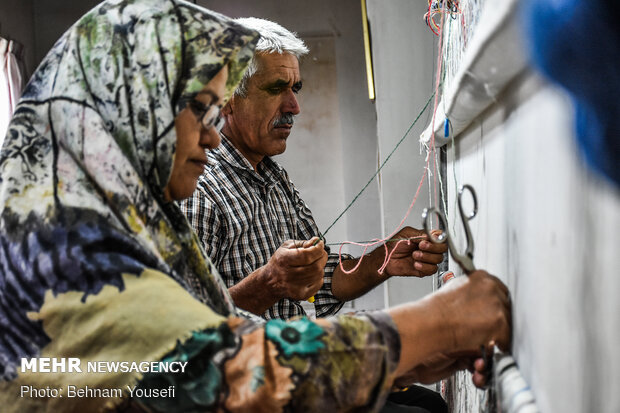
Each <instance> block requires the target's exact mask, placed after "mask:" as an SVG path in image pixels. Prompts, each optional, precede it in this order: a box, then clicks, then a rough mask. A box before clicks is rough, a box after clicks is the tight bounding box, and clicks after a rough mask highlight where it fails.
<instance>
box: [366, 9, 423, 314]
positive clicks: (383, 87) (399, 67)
mask: <svg viewBox="0 0 620 413" xmlns="http://www.w3.org/2000/svg"><path fill="white" fill-rule="evenodd" d="M367 5H368V16H369V20H370V29H371V32H372V44H373V59H374V68H375V74H376V79H375V84H376V89H377V102H376V105H377V117H378V119H377V129H378V139H379V150H380V153H381V159H382V160H383V159H385V158H386V156H387V155H388V154H389V152H390V151H391V150H392V149H393V148H394V147H395V145H396V143H397V142H398V141H399V140H400V139H401V138H402V137H403V135H404V134H405V132H406V131H407V129H408V128H409V126H410V125H411V123H413V121H414V119H415V117H416V116H417V115H418V113H419V112H420V111H421V110H422V108H423V107H424V105H425V104H426V102H427V101H428V99H429V97H430V96H431V94H432V93H433V67H434V57H433V56H434V55H433V53H434V50H435V47H434V43H435V37H434V35H433V34H432V32H431V31H430V30H429V29H428V28H427V27H426V25H425V24H424V22H423V20H422V16H423V15H424V13H425V12H426V9H427V7H428V5H427V4H425V2H419V1H410V0H390V1H389V2H388V1H384V0H368V2H367ZM430 113H431V111H430V110H428V111H427V112H426V114H425V115H424V116H422V117H421V118H420V120H419V121H418V123H417V124H416V125H415V126H414V127H413V128H412V130H411V132H410V134H409V135H408V137H407V138H406V140H405V141H404V142H403V144H402V145H401V146H400V147H399V149H398V150H397V151H396V152H395V153H394V155H393V156H392V158H391V159H390V161H389V163H388V164H387V165H386V166H385V167H384V169H383V170H382V172H381V197H382V204H383V216H382V224H383V227H384V235H386V236H387V235H389V234H390V233H391V232H392V231H393V230H394V229H395V228H396V227H397V226H398V224H399V223H400V222H401V220H402V219H403V217H404V216H405V213H406V212H407V208H408V207H409V205H410V204H411V201H412V200H413V196H414V194H415V192H416V189H417V187H418V184H419V182H420V179H421V178H422V175H423V173H424V166H425V162H424V156H423V155H420V147H419V144H418V137H419V136H420V133H421V132H422V131H423V130H424V128H425V127H426V125H427V124H428V121H429V117H428V115H429V114H430ZM428 202H429V198H428V182H425V183H424V186H423V190H422V191H421V193H420V196H419V197H418V199H417V201H416V205H415V207H414V209H413V211H412V212H411V214H410V216H409V218H408V219H407V221H406V223H405V225H410V226H412V227H414V228H421V218H420V217H421V214H422V210H423V209H424V208H425V207H427V206H428ZM387 284H388V297H389V304H390V305H395V304H399V303H402V302H406V301H411V300H414V299H417V298H419V297H422V296H424V295H426V294H428V293H429V292H431V291H432V285H433V283H432V280H431V279H430V278H425V279H407V278H394V279H390V280H389V281H388V283H387Z"/></svg>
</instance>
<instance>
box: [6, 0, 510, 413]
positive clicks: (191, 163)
mask: <svg viewBox="0 0 620 413" xmlns="http://www.w3.org/2000/svg"><path fill="white" fill-rule="evenodd" d="M255 42H256V34H255V33H254V32H252V31H249V30H247V29H244V28H242V27H240V26H238V25H236V24H234V23H232V22H230V21H229V20H228V19H226V18H224V17H223V16H221V15H217V14H214V13H212V12H208V11H206V10H204V9H202V8H198V7H195V6H193V5H191V4H189V3H186V2H183V1H180V0H108V1H105V2H103V3H101V5H99V6H98V7H97V8H95V9H93V10H92V11H91V12H89V13H88V14H86V15H85V16H84V17H83V18H82V19H80V20H79V21H78V22H77V23H76V24H75V25H74V26H73V27H72V28H71V29H70V30H69V31H68V32H67V33H66V34H65V35H64V36H63V37H62V38H61V39H60V40H59V41H58V42H57V43H56V45H55V46H54V48H53V49H52V51H51V52H50V53H49V54H48V56H47V57H46V58H45V60H44V61H43V63H42V64H41V66H40V67H39V69H38V70H37V71H36V73H35V75H34V77H33V79H32V80H31V82H30V84H29V85H28V87H27V89H26V91H25V94H24V96H23V98H22V101H21V103H20V104H19V106H18V108H17V111H16V114H15V117H14V119H13V121H12V122H11V125H10V129H9V132H8V134H7V137H6V140H5V144H4V147H3V148H2V152H1V155H0V177H1V180H2V182H1V185H0V207H1V212H0V247H1V248H0V268H1V269H0V271H1V276H0V277H1V278H0V327H1V329H2V332H3V334H2V339H1V341H0V377H1V378H2V380H3V381H2V382H0V405H2V406H3V411H4V410H5V409H6V410H7V411H18V410H19V411H28V412H34V411H53V412H60V411H62V412H67V411H79V412H94V411H100V410H102V409H110V410H115V409H116V410H120V411H123V410H136V411H139V410H143V409H152V410H160V411H168V412H174V411H224V410H226V411H231V412H250V411H251V412H278V411H284V410H286V411H319V410H323V411H325V412H327V411H330V412H331V411H340V410H351V409H355V408H359V409H361V411H375V410H377V409H378V408H379V407H380V406H381V405H382V404H383V401H384V399H385V396H386V394H387V392H388V391H389V389H390V388H391V386H392V384H393V382H394V380H395V379H396V378H398V377H407V378H409V379H418V380H420V379H421V380H426V379H428V380H433V379H436V378H437V377H439V376H443V375H445V374H446V373H448V372H451V371H453V370H454V369H455V368H457V367H461V364H460V363H461V362H462V361H463V359H462V358H457V357H452V356H450V355H448V356H446V354H447V353H450V352H453V351H461V352H462V353H460V354H465V355H467V356H471V354H472V353H471V350H472V349H474V352H475V351H477V349H478V348H479V344H480V343H484V342H488V340H490V339H492V338H496V339H498V340H499V341H500V342H501V343H502V344H506V343H507V340H508V337H509V332H507V323H506V321H505V320H503V321H502V317H505V315H506V310H505V309H503V308H502V306H505V305H506V303H505V302H504V300H507V297H506V293H505V291H502V292H498V291H497V290H498V289H500V290H501V289H502V287H501V285H500V284H499V283H498V282H496V281H494V280H493V279H492V278H490V277H489V276H486V275H484V274H478V275H476V276H474V277H473V278H472V279H473V280H474V281H472V282H464V283H462V284H463V285H461V286H460V287H459V288H453V289H452V291H446V292H444V293H443V294H440V295H438V296H435V297H432V298H429V299H427V300H425V301H423V302H420V303H416V304H411V305H408V306H405V307H401V308H397V309H393V310H390V312H389V313H376V314H367V315H360V316H357V317H340V318H338V319H331V320H323V321H321V322H318V321H317V322H316V323H314V322H310V321H308V320H306V319H300V320H296V321H292V322H288V323H285V322H282V321H271V322H269V323H267V324H265V325H262V324H260V323H255V322H253V321H250V320H249V319H246V318H243V317H240V316H239V315H238V313H237V311H236V309H235V307H234V305H233V304H232V302H231V300H230V297H229V295H228V293H227V291H226V288H225V287H224V286H223V284H222V282H221V280H220V278H219V276H218V275H217V274H216V273H215V271H214V269H212V268H211V265H210V263H209V262H208V260H207V259H205V257H204V255H203V253H202V251H201V249H200V248H199V247H198V244H197V241H196V238H195V236H194V234H193V233H192V231H191V230H190V227H189V226H188V224H187V222H186V220H185V218H184V217H183V216H182V214H181V213H180V211H179V209H178V207H177V206H176V204H175V203H174V202H172V200H176V199H182V198H184V197H187V196H189V195H190V194H191V192H192V191H193V190H194V189H195V186H196V179H197V178H198V176H199V174H200V173H201V171H202V167H203V165H204V162H205V161H206V157H205V156H204V150H205V149H208V148H210V147H214V146H216V145H217V144H218V143H219V136H218V133H217V130H216V128H215V125H216V122H217V118H218V117H217V113H218V110H219V107H221V105H222V104H223V103H224V101H225V98H226V97H227V96H228V94H230V93H231V92H232V90H233V89H234V86H235V85H236V83H237V82H238V80H239V79H240V77H241V74H242V72H243V70H244V69H245V66H246V64H247V62H248V60H249V58H250V57H251V54H252V50H253V47H254V44H255ZM468 292H469V294H470V296H471V297H470V298H468V299H470V301H471V302H472V303H474V304H475V305H474V306H473V307H472V308H471V311H470V312H464V313H465V316H467V315H469V316H473V314H476V313H480V312H484V311H489V310H494V311H495V313H496V314H497V315H498V317H496V318H497V319H496V320H495V321H493V322H494V323H499V324H501V325H500V329H499V331H497V329H494V328H495V327H497V324H496V325H495V326H493V325H491V324H492V323H489V322H487V321H486V320H484V322H483V321H481V320H480V317H478V318H477V319H476V320H477V322H478V324H479V325H478V326H477V329H476V330H477V333H476V334H475V335H472V337H463V336H464V334H462V333H459V332H458V331H451V330H450V329H451V327H453V326H454V325H456V324H454V323H457V322H458V321H459V320H458V319H455V321H454V323H448V324H447V325H446V326H445V327H444V328H435V326H437V325H438V323H441V322H443V321H445V320H443V319H442V318H441V317H440V316H439V315H438V314H437V311H434V310H433V309H434V308H435V307H436V306H437V305H438V304H441V303H444V304H445V309H446V311H451V309H452V307H453V306H454V304H452V302H458V300H461V301H462V300H463V298H459V295H463V294H466V295H467V293H468ZM474 296H475V297H474ZM472 297H473V298H472ZM415 317H419V318H420V322H419V323H415V324H412V323H410V320H411V318H415ZM502 323H503V324H502ZM461 330H462V328H461ZM444 343H450V345H448V344H444ZM401 348H402V351H401ZM33 357H50V358H70V357H71V358H79V359H80V361H81V364H80V366H81V367H82V371H81V372H79V373H78V372H73V373H69V372H67V373H63V372H58V373H34V372H30V371H27V370H26V369H24V370H22V369H21V368H20V363H21V359H22V358H27V359H29V358H33ZM160 360H163V361H167V362H170V361H180V362H181V363H184V362H187V361H189V363H188V364H187V365H186V369H184V370H183V372H178V373H155V372H152V373H143V372H141V371H127V372H123V371H118V372H107V373H105V374H104V373H101V372H94V371H89V370H87V369H86V366H87V363H88V362H90V361H105V362H111V361H125V362H143V361H160ZM423 363H425V364H423ZM168 388H173V389H174V393H173V394H167V396H166V397H154V396H153V394H155V393H153V390H157V391H162V390H163V389H168ZM79 389H82V393H78V392H79ZM117 389H121V390H122V394H118V392H117ZM54 390H56V391H57V392H54ZM89 390H90V392H89ZM96 390H99V392H97V391H96ZM138 390H140V391H138ZM149 392H150V393H149ZM76 394H77V395H80V394H81V395H82V396H81V397H71V395H76ZM159 394H161V393H159ZM149 395H150V396H149ZM141 396H142V397H141Z"/></svg>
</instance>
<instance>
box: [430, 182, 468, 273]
mask: <svg viewBox="0 0 620 413" xmlns="http://www.w3.org/2000/svg"><path fill="white" fill-rule="evenodd" d="M465 190H467V191H469V193H470V194H471V196H472V199H473V202H474V208H473V210H472V211H471V212H470V213H469V214H465V211H464V209H463V199H462V198H463V193H464V192H465ZM458 206H459V214H460V216H461V221H462V223H463V228H464V230H465V237H466V241H467V246H466V248H465V252H464V253H463V254H461V253H459V252H458V250H457V248H456V246H455V245H454V243H453V242H452V234H450V231H449V230H448V221H447V219H446V215H445V214H444V213H443V212H441V211H440V210H438V209H437V208H435V207H432V208H425V209H424V211H423V212H422V222H423V225H424V231H426V234H427V235H428V237H429V239H430V240H431V242H433V243H435V244H443V243H445V242H447V243H448V248H449V249H450V254H452V258H453V259H454V261H456V262H457V263H458V264H459V265H460V266H461V268H463V270H464V271H465V272H466V273H467V274H470V273H472V272H474V271H475V270H476V267H475V266H474V238H473V236H472V233H471V228H470V227H469V221H470V220H471V219H472V218H473V217H475V216H476V214H477V213H478V199H477V198H476V191H475V190H474V188H473V187H472V186H471V185H463V186H462V187H461V188H460V189H459V194H458ZM433 215H436V216H437V218H438V219H439V221H440V226H441V227H443V228H444V230H443V233H442V234H441V235H439V236H435V235H434V234H432V233H431V220H432V217H433Z"/></svg>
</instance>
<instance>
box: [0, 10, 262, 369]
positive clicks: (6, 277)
mask: <svg viewBox="0 0 620 413" xmlns="http://www.w3.org/2000/svg"><path fill="white" fill-rule="evenodd" d="M256 40H257V34H256V33H254V32H252V31H249V30H248V29H246V28H243V27H241V26H239V25H237V24H235V23H233V22H232V21H230V20H229V19H227V18H225V17H224V16H221V15H219V14H215V13H212V12H209V11H207V10H205V9H202V8H199V7H196V6H193V5H192V4H190V3H187V2H184V1H179V0H108V1H104V2H103V3H101V4H100V5H99V6H98V7H96V8H95V9H93V10H91V11H90V12H89V13H87V14H86V15H85V16H84V17H82V18H81V19H80V20H79V21H78V22H77V23H76V24H75V25H74V26H73V27H71V28H70V29H69V30H68V31H67V32H66V33H65V34H64V35H63V37H62V38H61V39H60V40H59V41H58V42H57V43H56V44H55V45H54V47H53V49H52V50H51V51H50V53H49V54H48V55H47V57H46V58H45V59H44V61H43V62H42V63H41V65H40V66H39V68H38V69H37V71H36V72H35V74H34V76H33V78H32V80H31V81H30V83H29V85H28V86H27V88H26V90H25V92H24V95H23V97H22V100H21V102H20V104H19V105H18V107H17V109H16V112H15V115H14V118H13V120H12V122H11V124H10V127H9V130H8V133H7V136H6V139H5V141H4V146H3V147H2V152H1V153H0V330H2V337H1V338H0V379H4V380H11V379H13V378H15V376H16V374H17V372H18V370H17V369H18V367H19V362H20V358H22V357H36V356H39V355H40V354H42V353H45V352H49V354H51V355H53V356H66V354H69V353H71V351H75V353H80V351H81V349H82V348H83V347H84V346H87V345H88V340H89V339H84V338H83V337H82V336H81V335H82V334H87V333H86V332H84V331H75V332H73V334H74V338H73V339H70V338H67V337H65V336H66V334H65V335H61V336H60V337H61V338H59V340H60V341H61V342H62V345H58V346H56V345H55V342H54V340H55V339H54V334H55V333H53V332H54V331H56V330H55V328H56V327H55V325H54V324H53V323H52V322H47V321H46V320H51V319H52V318H50V317H47V316H46V314H48V315H49V314H50V313H49V311H52V312H53V313H54V314H56V315H57V316H58V314H60V315H62V317H65V318H67V317H71V316H72V315H74V314H76V313H78V314H80V317H82V318H83V320H84V322H83V323H82V324H81V325H84V326H91V327H92V326H93V323H94V322H95V321H93V320H94V319H95V317H100V321H101V320H104V321H101V322H102V323H105V318H101V317H104V316H105V315H106V314H107V317H108V318H107V320H112V319H115V317H116V316H117V315H118V314H117V313H118V312H119V311H122V309H120V306H121V304H119V303H120V302H116V301H115V299H114V298H107V299H106V301H102V302H100V303H99V304H97V305H95V304H93V303H95V302H96V301H97V300H96V297H97V295H100V294H102V292H103V291H107V293H110V294H112V295H113V293H111V292H109V291H108V290H107V289H106V288H108V289H109V287H110V286H112V287H114V289H115V291H116V292H117V293H118V292H119V291H120V292H123V291H125V290H129V289H130V288H129V285H128V281H127V280H128V278H127V275H128V274H130V275H133V276H134V278H135V279H140V278H143V279H146V278H148V277H146V276H143V274H144V273H145V271H147V273H148V271H150V270H154V271H157V272H158V273H160V274H166V275H168V278H169V279H170V278H171V279H172V280H174V283H173V284H174V285H176V286H177V287H179V286H180V287H182V289H183V290H185V291H190V292H191V294H192V295H193V297H194V298H196V299H198V300H200V301H202V302H203V303H206V304H208V306H209V307H210V308H212V309H214V310H215V311H216V312H217V313H219V314H221V315H224V316H226V315H229V314H231V313H233V312H234V306H233V305H232V302H231V301H230V298H229V296H228V294H227V292H226V289H225V287H224V286H223V284H222V283H221V281H220V279H219V276H217V275H214V274H213V273H212V271H211V267H210V264H209V261H208V259H205V257H204V255H203V253H202V251H201V249H200V247H199V246H198V243H197V241H196V238H195V236H194V235H193V232H192V230H191V228H190V226H189V225H188V223H187V221H186V219H185V217H184V216H183V215H182V214H181V213H180V211H179V209H178V207H177V206H176V204H174V203H166V202H165V201H164V198H163V189H164V187H165V186H166V184H167V181H168V178H169V176H170V173H171V169H172V164H173V159H174V153H175V143H176V133H175V128H174V119H175V116H176V115H177V114H178V113H179V111H180V110H182V109H183V107H180V105H181V103H180V102H182V101H184V100H185V99H187V98H190V97H192V96H193V95H195V94H196V93H197V92H198V91H200V90H201V89H202V88H203V87H204V85H205V84H206V83H208V82H209V80H210V79H211V78H213V77H214V76H215V75H216V74H217V73H218V72H219V71H220V70H221V69H222V67H224V66H225V65H228V68H229V80H228V84H227V89H228V93H232V90H233V89H234V87H235V86H236V84H237V82H238V81H239V80H240V78H241V75H242V74H243V70H245V67H246V65H247V63H248V62H249V59H250V58H251V56H252V52H253V49H254V46H255V42H256ZM149 274H150V273H149ZM134 278H132V280H134ZM132 283H134V281H132ZM131 285H133V284H131ZM166 285H168V284H166ZM132 288H133V287H132ZM154 288H155V287H153V286H152V285H151V284H147V283H145V282H144V283H138V284H136V287H135V288H134V289H133V290H132V291H134V292H132V294H134V295H133V296H132V295H131V294H126V295H125V299H127V298H128V297H130V296H132V297H133V298H132V300H131V301H130V302H129V303H125V304H122V305H125V308H127V306H128V305H134V304H133V303H135V302H136V300H137V298H136V297H143V299H144V302H145V303H146V302H151V301H153V300H155V301H157V300H160V299H162V298H161V297H159V296H158V295H157V293H156V292H155V291H154ZM157 288H160V289H161V288H162V284H161V283H160V284H159V286H158V287H157ZM166 288H170V289H172V290H174V287H166ZM214 289H215V290H217V291H219V294H207V291H214ZM69 293H71V294H76V293H79V299H78V300H77V304H76V302H74V301H70V300H69V301H70V302H71V303H72V304H71V305H73V306H78V307H76V308H70V305H69V304H68V302H69V301H63V302H61V300H60V299H61V298H63V297H65V296H68V295H69ZM116 295H117V296H123V294H116ZM174 296H175V295H174V293H169V294H167V295H166V296H165V297H167V299H168V298H169V297H174ZM158 297H159V298H158ZM189 297H190V299H191V296H189ZM51 300H52V301H53V302H54V303H55V304H54V305H56V307H49V308H47V307H46V311H47V310H49V311H48V312H46V311H44V310H43V309H42V308H43V307H44V304H45V303H48V302H51ZM179 300H180V301H183V300H182V299H179ZM138 301H139V300H138ZM194 301H196V300H194ZM123 302H124V301H123ZM196 302H197V303H198V301H196ZM80 303H81V304H82V305H83V306H84V308H82V307H79V305H80ZM50 305H51V304H50ZM158 305H159V304H158ZM184 305H186V303H185V302H178V303H176V308H181V307H183V306H184ZM91 307H92V308H91ZM172 308H175V305H174V303H173V307H172ZM125 312H127V310H126V311H125ZM180 313H182V311H180ZM95 315H97V316H95ZM100 315H101V316H100ZM57 316H56V317H55V318H54V320H58V319H59V317H57ZM62 317H60V318H61V319H62ZM90 317H92V318H93V320H90ZM123 317H124V318H127V317H129V318H130V317H132V315H131V314H124V315H123ZM136 317H139V315H136ZM140 317H143V315H142V316H140ZM153 317H155V318H156V317H157V315H156V314H153ZM116 318H118V317H116ZM124 318H123V319H124ZM177 324H178V323H177ZM181 324H182V323H181ZM105 327H106V326H105V325H103V326H101V328H105ZM160 327H161V328H162V329H165V328H168V329H172V327H170V326H166V325H165V324H164V325H161V326H160ZM59 328H60V327H59ZM92 328H93V329H95V327H92ZM153 331H154V330H153ZM109 332H110V334H114V330H113V328H112V329H111V330H110V331H109ZM90 333H92V332H90ZM93 334H94V336H93V338H91V339H90V340H91V341H92V340H94V337H95V336H97V334H101V333H96V334H95V333H93ZM145 334H152V331H150V332H145ZM173 336H174V333H172V334H171V337H170V339H169V340H168V341H167V344H166V345H165V346H163V347H166V348H163V347H162V348H153V350H152V351H151V353H147V354H150V355H149V357H151V358H153V359H157V357H159V356H161V355H163V354H164V353H165V352H166V351H169V350H170V349H171V348H172V347H173V346H174V343H175V340H174V339H173V338H174V337H173ZM116 339H117V340H120V339H119V338H118V337H117V338H116ZM147 339H148V337H147V338H145V341H146V340H147ZM63 340H64V341H63ZM70 340H74V342H69V341H70ZM99 340H103V341H105V340H104V339H101V338H99ZM170 340H172V341H170ZM151 341H152V340H151ZM97 343H98V344H99V345H101V346H105V345H106V344H105V343H100V342H97ZM90 344H91V345H92V344H93V343H92V342H91V343H90ZM134 344H135V343H134ZM61 348H62V350H61ZM84 348H85V347H84ZM118 351H119V350H118V348H117V349H116V350H110V353H109V354H114V355H119V356H122V354H121V353H118ZM95 356H97V355H95ZM84 357H85V356H84Z"/></svg>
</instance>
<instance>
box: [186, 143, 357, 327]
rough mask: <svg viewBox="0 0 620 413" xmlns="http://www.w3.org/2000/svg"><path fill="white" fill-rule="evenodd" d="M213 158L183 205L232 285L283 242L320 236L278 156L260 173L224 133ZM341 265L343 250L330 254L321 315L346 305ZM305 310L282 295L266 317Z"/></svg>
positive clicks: (287, 315) (318, 297)
mask: <svg viewBox="0 0 620 413" xmlns="http://www.w3.org/2000/svg"><path fill="white" fill-rule="evenodd" d="M208 157H209V165H208V166H207V167H206V169H205V173H203V174H202V176H201V177H200V179H199V180H198V188H197V189H196V191H194V194H193V195H192V196H191V197H190V198H188V199H187V200H185V201H183V202H181V203H180V206H181V209H182V210H183V212H184V213H185V215H186V216H187V218H188V220H189V222H190V224H191V225H192V227H194V229H195V230H196V232H197V234H198V238H199V239H200V241H201V243H202V245H203V247H204V248H205V251H206V252H207V255H208V256H209V257H210V258H211V260H212V261H213V263H214V264H215V266H216V267H217V269H218V271H219V272H220V274H221V275H222V278H224V281H225V282H226V284H227V285H228V287H229V288H230V287H231V286H233V285H235V284H237V283H238V282H239V281H241V280H242V279H243V278H245V277H247V276H248V275H249V274H250V273H251V272H253V271H255V270H256V269H258V268H260V267H262V266H263V265H265V264H267V262H268V261H269V259H270V258H271V256H272V255H273V254H274V253H275V251H276V250H277V249H278V247H279V246H280V245H281V244H282V243H283V242H284V241H286V240H288V239H310V238H312V237H313V236H318V235H319V230H318V228H317V225H316V223H315V222H314V219H313V218H312V213H311V212H310V210H309V209H308V207H307V206H306V204H305V202H304V201H303V200H302V199H301V197H300V196H299V193H298V191H297V189H296V188H295V186H294V185H293V183H292V182H291V181H290V179H289V177H288V174H287V173H286V171H285V170H284V168H282V167H281V166H280V165H278V164H277V163H276V162H275V161H273V160H272V159H270V158H269V157H265V158H264V159H263V160H262V161H261V162H260V163H259V164H258V168H257V169H258V172H256V171H254V168H253V167H252V165H251V164H250V162H249V161H248V160H247V159H245V157H244V156H243V155H242V154H241V153H240V152H239V151H238V150H237V149H236V148H235V147H234V146H233V145H232V144H231V143H230V142H229V141H228V140H227V139H226V138H225V137H224V136H222V143H221V145H220V146H219V147H218V148H217V149H214V150H212V151H210V152H209V154H208ZM327 251H328V252H329V249H328V250H327ZM344 258H349V257H348V256H347V257H344ZM337 265H338V255H337V254H329V258H328V261H327V264H326V266H325V277H324V284H323V287H321V289H320V290H319V291H318V292H317V293H316V294H315V296H314V297H315V302H314V306H315V309H316V316H317V317H324V316H327V315H331V314H335V313H336V312H337V311H338V310H340V308H341V307H342V305H343V304H344V303H342V302H340V301H338V300H337V299H336V298H335V297H334V296H333V295H332V293H331V281H332V273H333V271H334V269H335V268H336V266H337ZM303 314H305V311H304V309H303V308H302V306H301V304H300V302H299V301H294V300H289V299H282V300H280V301H279V302H277V303H276V304H275V305H273V306H272V307H271V308H269V309H268V310H267V311H266V312H265V313H264V314H263V317H265V318H267V319H270V318H282V319H288V318H291V317H293V316H296V315H303Z"/></svg>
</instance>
